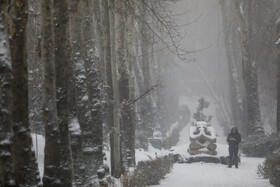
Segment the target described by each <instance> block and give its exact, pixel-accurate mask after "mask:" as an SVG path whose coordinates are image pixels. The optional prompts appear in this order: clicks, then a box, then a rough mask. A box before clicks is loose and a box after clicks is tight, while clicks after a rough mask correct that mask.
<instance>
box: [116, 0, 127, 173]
mask: <svg viewBox="0 0 280 187" xmlns="http://www.w3.org/2000/svg"><path fill="white" fill-rule="evenodd" d="M115 20H116V21H115V23H116V30H115V32H116V64H117V66H118V72H119V81H118V84H119V94H120V95H119V97H120V98H119V100H120V104H121V116H122V123H121V150H122V167H123V168H125V169H128V162H127V144H128V139H127V138H128V133H129V131H128V130H129V126H128V125H129V112H130V111H129V106H127V105H126V104H127V103H128V101H129V79H128V69H127V59H126V56H127V55H126V46H125V26H126V25H125V9H124V4H123V2H122V1H121V0H116V13H115Z"/></svg>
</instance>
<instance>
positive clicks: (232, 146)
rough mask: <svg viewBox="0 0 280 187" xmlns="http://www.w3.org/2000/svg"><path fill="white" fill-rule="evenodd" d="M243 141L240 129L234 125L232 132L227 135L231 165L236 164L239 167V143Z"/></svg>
mask: <svg viewBox="0 0 280 187" xmlns="http://www.w3.org/2000/svg"><path fill="white" fill-rule="evenodd" d="M240 141H241V136H240V134H239V132H238V129H237V128H236V127H233V128H232V129H231V132H230V133H229V135H228V137H227V142H228V145H229V158H230V161H229V167H230V168H231V166H232V165H233V164H234V165H235V167H236V168H238V157H237V155H238V145H239V143H240Z"/></svg>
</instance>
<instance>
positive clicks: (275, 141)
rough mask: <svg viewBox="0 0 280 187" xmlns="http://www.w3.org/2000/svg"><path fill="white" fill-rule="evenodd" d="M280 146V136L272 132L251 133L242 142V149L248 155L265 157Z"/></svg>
mask: <svg viewBox="0 0 280 187" xmlns="http://www.w3.org/2000/svg"><path fill="white" fill-rule="evenodd" d="M278 148H280V136H279V135H277V134H271V135H270V136H267V135H264V134H256V135H249V136H248V137H246V138H244V140H243V141H242V142H241V150H242V152H243V153H244V154H246V155H247V156H252V157H264V156H267V155H269V154H270V153H272V151H274V150H276V149H278Z"/></svg>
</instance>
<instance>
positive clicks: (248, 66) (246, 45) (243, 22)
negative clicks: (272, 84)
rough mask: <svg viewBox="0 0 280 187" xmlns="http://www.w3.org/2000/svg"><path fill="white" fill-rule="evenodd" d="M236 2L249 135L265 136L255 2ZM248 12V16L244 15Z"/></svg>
mask: <svg viewBox="0 0 280 187" xmlns="http://www.w3.org/2000/svg"><path fill="white" fill-rule="evenodd" d="M240 3H241V1H240V0H236V3H235V5H236V6H235V8H236V12H237V15H238V20H239V26H240V40H241V48H242V49H241V51H242V65H243V79H244V84H245V89H246V95H247V110H248V133H249V134H259V133H260V134H263V133H264V128H263V125H262V121H261V113H260V106H259V96H258V74H257V73H258V72H257V64H256V62H255V61H254V59H253V58H252V54H251V48H252V27H253V26H252V24H253V23H252V19H253V16H254V15H253V6H254V1H246V0H244V1H242V4H240ZM244 12H248V15H247V17H246V15H245V14H244Z"/></svg>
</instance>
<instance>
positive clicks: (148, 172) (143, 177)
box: [122, 156, 173, 187]
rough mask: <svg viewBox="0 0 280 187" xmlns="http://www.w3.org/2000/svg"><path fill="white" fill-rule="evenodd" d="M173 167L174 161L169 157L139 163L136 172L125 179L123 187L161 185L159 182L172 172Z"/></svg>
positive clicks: (127, 175)
mask: <svg viewBox="0 0 280 187" xmlns="http://www.w3.org/2000/svg"><path fill="white" fill-rule="evenodd" d="M172 167H173V160H172V159H171V158H170V157H168V156H165V157H157V158H156V159H154V160H148V161H141V162H138V165H137V167H136V168H135V170H134V171H133V172H132V173H131V174H126V175H125V176H124V177H123V181H122V183H123V186H124V187H144V186H150V185H156V184H159V181H160V180H161V179H163V178H164V176H165V175H166V174H167V173H169V172H170V170H171V168H172Z"/></svg>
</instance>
